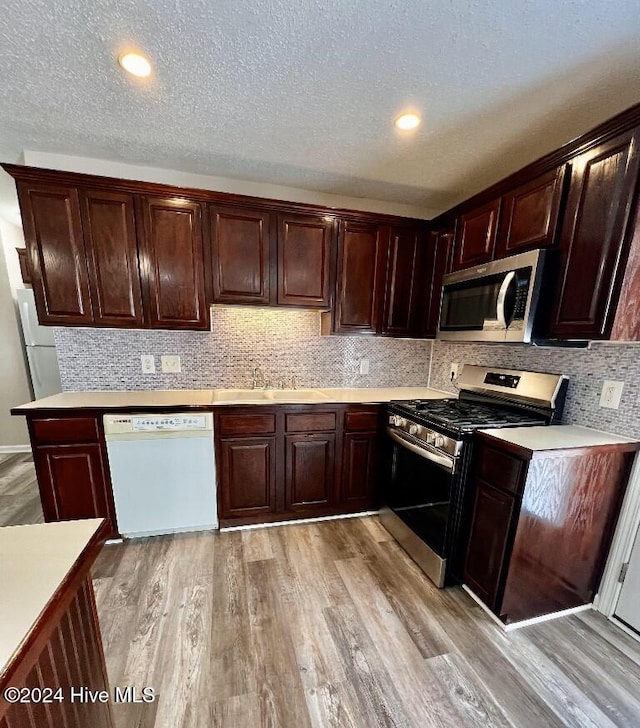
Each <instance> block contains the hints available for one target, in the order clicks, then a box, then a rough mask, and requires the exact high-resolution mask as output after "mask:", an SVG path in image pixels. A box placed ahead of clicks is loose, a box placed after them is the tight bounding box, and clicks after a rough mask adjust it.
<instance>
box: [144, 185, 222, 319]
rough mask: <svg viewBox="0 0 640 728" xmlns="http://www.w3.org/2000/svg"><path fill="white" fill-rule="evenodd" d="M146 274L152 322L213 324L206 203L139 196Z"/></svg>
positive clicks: (148, 309) (148, 316)
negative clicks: (207, 267) (208, 297)
mask: <svg viewBox="0 0 640 728" xmlns="http://www.w3.org/2000/svg"><path fill="white" fill-rule="evenodd" d="M139 205H140V209H141V218H142V222H143V224H142V227H141V228H139V235H141V239H140V251H141V255H142V260H143V265H142V275H143V280H144V283H145V286H144V289H143V290H145V291H146V309H147V321H148V323H149V325H150V326H151V327H152V328H170V329H208V328H209V307H208V304H207V302H206V296H205V277H204V252H203V242H202V211H201V206H200V203H198V202H192V201H190V200H186V199H179V198H176V197H164V198H163V197H147V196H143V197H141V198H139Z"/></svg>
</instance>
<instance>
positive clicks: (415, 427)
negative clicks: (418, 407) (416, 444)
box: [409, 425, 420, 435]
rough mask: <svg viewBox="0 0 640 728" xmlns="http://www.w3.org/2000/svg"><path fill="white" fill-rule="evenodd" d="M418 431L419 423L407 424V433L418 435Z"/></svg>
mask: <svg viewBox="0 0 640 728" xmlns="http://www.w3.org/2000/svg"><path fill="white" fill-rule="evenodd" d="M419 433H420V425H409V434H410V435H418V434H419Z"/></svg>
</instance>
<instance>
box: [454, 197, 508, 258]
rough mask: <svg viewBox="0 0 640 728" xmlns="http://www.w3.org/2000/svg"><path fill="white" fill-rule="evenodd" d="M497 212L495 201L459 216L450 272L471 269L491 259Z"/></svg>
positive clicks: (497, 203)
mask: <svg viewBox="0 0 640 728" xmlns="http://www.w3.org/2000/svg"><path fill="white" fill-rule="evenodd" d="M499 212H500V199H497V200H492V201H491V202H489V203H487V204H486V205H481V206H480V207H476V208H474V209H473V210H469V211H468V212H465V213H463V214H462V215H461V216H460V219H459V220H458V229H457V234H456V244H455V251H454V257H453V265H452V270H463V269H464V268H472V267H473V266H474V265H482V263H488V262H489V261H490V260H492V259H493V251H494V247H495V242H496V232H497V225H498V213H499Z"/></svg>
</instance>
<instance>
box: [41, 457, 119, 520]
mask: <svg viewBox="0 0 640 728" xmlns="http://www.w3.org/2000/svg"><path fill="white" fill-rule="evenodd" d="M34 461H35V466H36V472H37V476H38V485H39V488H40V497H41V500H42V509H43V511H44V517H45V521H47V522H49V521H69V520H75V519H78V518H108V519H109V520H110V522H111V525H112V533H117V528H116V526H115V524H116V521H115V514H114V510H113V505H112V503H113V500H112V494H111V487H110V481H109V475H108V472H109V471H108V466H107V463H106V459H105V457H104V455H103V451H102V447H101V445H100V443H83V444H74V445H43V446H38V447H35V448H34Z"/></svg>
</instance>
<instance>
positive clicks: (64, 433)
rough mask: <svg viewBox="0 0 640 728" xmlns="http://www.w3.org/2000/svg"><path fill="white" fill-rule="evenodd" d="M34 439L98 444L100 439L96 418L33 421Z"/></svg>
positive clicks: (40, 441)
mask: <svg viewBox="0 0 640 728" xmlns="http://www.w3.org/2000/svg"><path fill="white" fill-rule="evenodd" d="M31 427H32V429H33V437H34V440H36V441H37V442H38V443H43V442H96V441H97V440H99V439H100V434H99V432H98V422H97V420H96V418H95V417H67V418H65V419H58V418H56V419H46V420H32V422H31Z"/></svg>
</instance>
